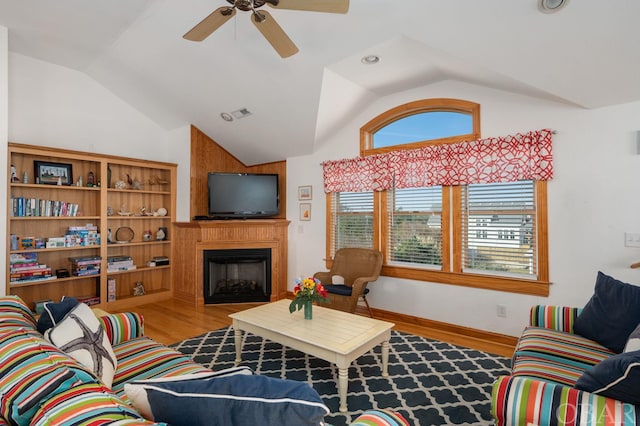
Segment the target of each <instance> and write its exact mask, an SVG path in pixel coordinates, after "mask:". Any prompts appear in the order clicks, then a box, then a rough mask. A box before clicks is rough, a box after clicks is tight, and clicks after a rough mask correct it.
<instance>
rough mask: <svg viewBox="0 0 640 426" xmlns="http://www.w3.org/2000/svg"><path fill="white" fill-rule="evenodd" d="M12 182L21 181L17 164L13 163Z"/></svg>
mask: <svg viewBox="0 0 640 426" xmlns="http://www.w3.org/2000/svg"><path fill="white" fill-rule="evenodd" d="M11 182H20V179H19V178H18V172H17V171H16V166H14V165H13V164H12V165H11Z"/></svg>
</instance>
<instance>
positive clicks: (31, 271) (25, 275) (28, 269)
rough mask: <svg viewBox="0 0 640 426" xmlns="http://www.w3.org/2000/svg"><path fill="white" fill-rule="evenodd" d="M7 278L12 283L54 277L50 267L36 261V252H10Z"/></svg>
mask: <svg viewBox="0 0 640 426" xmlns="http://www.w3.org/2000/svg"><path fill="white" fill-rule="evenodd" d="M9 274H10V275H9V280H10V281H11V282H12V283H14V284H20V283H27V282H33V281H44V280H51V279H55V278H56V277H54V276H53V273H52V272H51V268H50V267H48V266H47V265H44V264H40V263H38V255H37V254H36V253H31V252H30V253H11V255H10V258H9Z"/></svg>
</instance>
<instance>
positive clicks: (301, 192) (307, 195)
mask: <svg viewBox="0 0 640 426" xmlns="http://www.w3.org/2000/svg"><path fill="white" fill-rule="evenodd" d="M311 197H312V187H311V185H305V186H299V187H298V200H299V201H304V200H311Z"/></svg>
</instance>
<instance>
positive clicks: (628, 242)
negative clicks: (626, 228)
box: [624, 232, 640, 247]
mask: <svg viewBox="0 0 640 426" xmlns="http://www.w3.org/2000/svg"><path fill="white" fill-rule="evenodd" d="M624 246H625V247H640V234H638V233H635V232H625V233H624Z"/></svg>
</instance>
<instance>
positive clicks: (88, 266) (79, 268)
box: [69, 256, 102, 277]
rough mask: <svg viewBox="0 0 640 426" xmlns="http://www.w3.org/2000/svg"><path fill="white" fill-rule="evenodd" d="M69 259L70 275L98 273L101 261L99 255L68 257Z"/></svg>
mask: <svg viewBox="0 0 640 426" xmlns="http://www.w3.org/2000/svg"><path fill="white" fill-rule="evenodd" d="M69 260H70V261H71V275H75V276H77V277H83V276H87V275H99V274H100V262H102V258H101V257H100V256H83V257H70V258H69Z"/></svg>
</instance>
